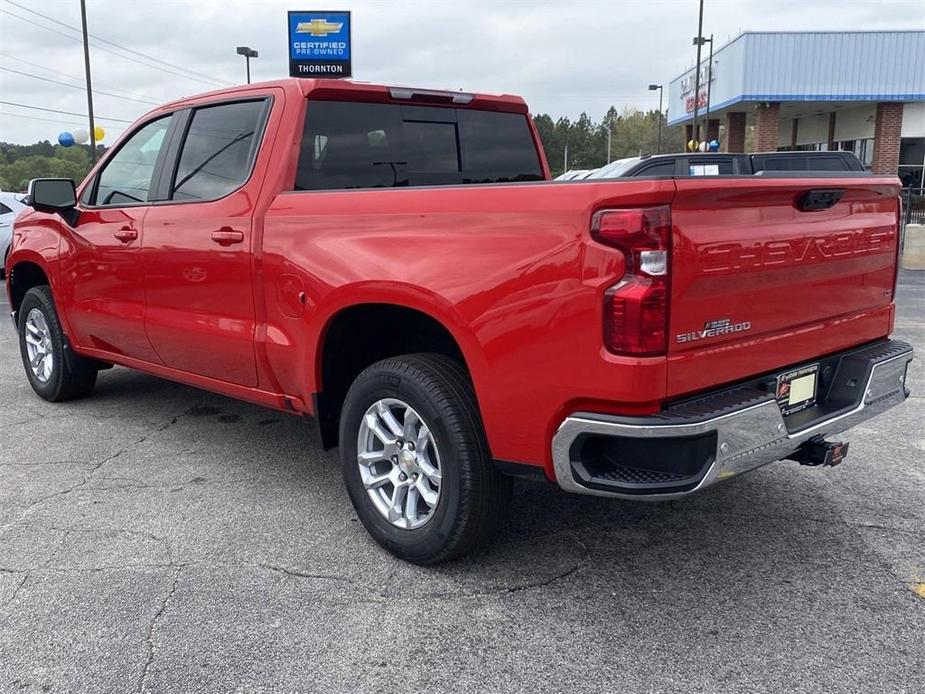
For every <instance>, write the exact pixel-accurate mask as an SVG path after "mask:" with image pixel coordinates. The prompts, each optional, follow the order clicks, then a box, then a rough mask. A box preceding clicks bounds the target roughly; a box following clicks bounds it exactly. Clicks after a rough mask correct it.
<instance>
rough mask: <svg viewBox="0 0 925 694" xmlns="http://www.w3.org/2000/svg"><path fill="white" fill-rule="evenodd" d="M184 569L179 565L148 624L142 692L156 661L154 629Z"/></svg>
mask: <svg viewBox="0 0 925 694" xmlns="http://www.w3.org/2000/svg"><path fill="white" fill-rule="evenodd" d="M181 571H183V567H182V566H178V567H177V570H176V572H175V573H174V576H173V583H172V584H171V586H170V590H169V591H168V593H167V595H166V596H165V597H164V599H163V601H162V602H161V605H160V607H159V608H158V610H157V612H155V613H154V617H153V618H152V619H151V623H150V624H149V625H148V633H147V636H146V638H145V644H146V645H147V649H148V655H147V658H146V659H145V664H144V668H143V669H142V671H141V676H140V677H139V678H138V691H139V692H141V691H143V690H144V686H145V680H147V679H148V671H149V670H150V669H151V664H152V663H153V662H154V656H155V652H154V630H155V629H156V628H157V623H158V622H159V621H160V619H161V616H163V614H164V612H165V610H166V609H167V605H168V604H169V603H170V599H171V598H172V597H173V594H174V593H175V592H176V591H177V584H179V582H180V572H181Z"/></svg>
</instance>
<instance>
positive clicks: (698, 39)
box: [693, 0, 706, 142]
mask: <svg viewBox="0 0 925 694" xmlns="http://www.w3.org/2000/svg"><path fill="white" fill-rule="evenodd" d="M704 43H706V41H704V38H703V0H700V18H699V19H698V20H697V36H695V37H694V45H695V46H697V67H696V68H695V69H694V138H693V139H694V140H696V141H697V142H700V134H699V133H698V128H697V111H698V108H697V106H698V103H697V102H698V101H700V48H701V47H702V46H703V44H704Z"/></svg>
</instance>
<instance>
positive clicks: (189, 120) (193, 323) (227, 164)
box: [142, 90, 273, 387]
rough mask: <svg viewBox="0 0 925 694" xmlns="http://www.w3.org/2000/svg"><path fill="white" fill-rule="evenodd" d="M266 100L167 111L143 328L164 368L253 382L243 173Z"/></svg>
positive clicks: (249, 167) (249, 185)
mask: <svg viewBox="0 0 925 694" xmlns="http://www.w3.org/2000/svg"><path fill="white" fill-rule="evenodd" d="M266 91H267V93H266V94H261V93H260V92H249V93H248V96H247V97H246V98H241V99H236V100H230V101H229V100H228V99H227V98H226V99H224V100H221V101H218V102H206V103H203V104H201V105H197V106H195V107H193V108H189V109H185V110H184V111H181V112H180V113H178V114H177V116H178V117H179V118H182V121H181V123H180V125H179V126H178V129H177V136H176V137H175V138H174V139H173V140H172V142H171V144H170V148H171V152H170V154H169V160H168V167H167V168H166V169H165V174H164V176H163V177H162V179H161V182H160V184H159V194H158V198H159V201H158V203H157V204H155V205H154V206H153V207H152V208H151V209H150V211H149V214H148V216H147V218H146V219H145V238H144V244H143V248H142V255H143V260H144V268H145V293H146V299H147V305H146V310H145V329H146V331H147V334H148V338H149V339H150V341H151V344H152V345H153V347H154V349H155V350H156V351H157V353H158V355H160V357H161V359H162V361H163V362H164V364H165V365H167V366H170V367H173V368H175V369H178V370H180V371H184V372H187V373H192V374H197V375H200V376H207V377H210V378H215V379H219V380H222V381H226V382H229V383H234V384H238V385H244V386H250V387H253V386H256V385H257V381H258V376H257V364H256V355H255V345H254V340H255V325H256V314H255V305H254V288H253V276H252V249H253V245H254V234H253V217H254V206H255V201H256V200H257V197H258V193H259V190H260V184H261V181H260V180H258V178H259V177H257V176H252V172H253V171H254V169H255V160H256V158H257V154H258V152H259V151H260V145H261V141H262V139H263V135H264V132H265V129H266V125H267V118H268V115H269V113H270V109H271V107H272V102H273V93H272V90H266Z"/></svg>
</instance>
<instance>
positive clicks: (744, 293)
mask: <svg viewBox="0 0 925 694" xmlns="http://www.w3.org/2000/svg"><path fill="white" fill-rule="evenodd" d="M810 191H812V192H813V194H812V195H811V196H810V197H809V198H806V197H804V196H806V195H807V193H809V192H810ZM829 191H840V192H841V198H840V199H839V200H838V202H836V203H835V204H834V205H833V206H831V207H829V208H827V209H816V210H808V209H805V208H808V207H812V206H813V205H812V203H813V202H815V201H817V200H823V201H824V200H825V197H826V194H827V193H828V192H829ZM836 195H837V193H836ZM898 195H899V185H898V181H897V180H896V179H890V178H869V177H858V178H831V179H828V178H826V179H823V178H783V179H762V178H761V177H749V178H747V179H744V178H743V179H722V180H717V179H713V180H706V179H682V180H678V181H677V194H676V196H675V199H674V201H673V202H672V205H671V215H672V227H673V243H672V260H671V304H670V318H669V326H670V329H669V347H668V354H669V364H668V372H667V380H668V382H667V392H668V395H669V396H674V395H681V394H685V393H690V392H694V391H697V390H701V389H704V388H707V387H715V386H716V384H719V383H728V382H732V381H735V380H738V379H742V378H745V377H748V376H752V375H755V374H759V373H763V372H766V371H772V370H774V369H778V368H781V367H784V366H787V365H790V364H795V363H798V362H801V361H805V360H809V359H812V358H815V357H817V356H821V355H824V354H827V353H831V352H835V351H838V350H841V349H846V348H849V347H852V346H854V345H858V344H861V343H864V342H867V341H869V340H873V339H877V338H879V337H882V336H885V335H887V334H888V333H889V331H890V328H891V323H892V315H893V304H892V301H893V286H894V279H895V272H896V260H897V243H898V228H897V227H898V206H899V202H898ZM823 204H825V203H824V202H823Z"/></svg>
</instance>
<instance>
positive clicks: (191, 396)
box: [32, 369, 901, 604]
mask: <svg viewBox="0 0 925 694" xmlns="http://www.w3.org/2000/svg"><path fill="white" fill-rule="evenodd" d="M37 407H38V408H39V409H40V410H41V411H43V412H46V413H47V415H46V416H51V417H55V418H60V420H61V421H62V422H64V421H68V422H69V423H68V428H73V427H75V426H76V427H78V428H82V429H84V430H85V433H87V434H89V435H90V436H91V437H92V436H94V435H97V436H101V437H105V436H106V432H116V431H123V430H124V429H126V428H138V432H137V434H135V433H133V434H132V435H130V436H127V437H123V438H124V440H125V444H124V445H122V444H119V446H118V447H117V448H115V449H114V450H113V451H111V452H109V451H103V454H102V464H101V462H100V459H99V458H90V461H91V462H92V464H93V465H94V466H95V467H93V468H91V470H90V471H89V473H88V474H87V481H86V482H82V483H80V484H79V485H78V486H77V487H76V488H75V489H74V491H73V492H71V493H69V494H67V495H66V496H61V497H60V498H58V499H53V500H51V501H53V502H55V503H53V504H50V503H49V502H45V503H46V506H48V508H45V509H38V510H37V511H35V512H33V513H32V515H38V516H41V515H42V514H44V513H46V512H52V517H56V516H58V515H59V516H61V520H62V522H63V523H64V524H66V525H67V526H68V527H70V528H71V529H72V530H78V531H79V530H80V528H81V527H86V528H89V529H90V530H88V533H89V535H90V536H92V534H93V532H95V531H97V530H101V531H105V530H107V529H108V530H109V531H110V532H116V531H118V530H119V528H120V527H121V528H123V529H125V528H128V529H132V531H133V532H139V530H140V531H142V532H147V533H148V534H150V535H153V536H156V537H159V538H161V539H162V540H163V545H164V546H165V547H167V548H168V549H169V551H168V552H167V555H168V556H169V563H174V564H177V565H192V566H200V565H201V566H202V567H203V568H205V567H206V566H209V565H214V566H215V567H222V566H226V565H227V566H234V565H238V564H244V565H248V566H252V567H263V568H265V569H267V570H268V571H271V572H275V573H282V574H283V575H286V576H289V577H290V578H295V579H298V578H299V577H300V576H301V577H305V578H310V577H313V576H315V577H317V576H325V577H330V578H332V579H337V580H340V581H341V583H342V584H343V585H342V588H343V589H345V590H348V589H349V586H350V585H352V584H354V583H355V582H356V581H357V580H358V576H361V575H363V576H365V577H367V578H369V577H375V576H377V575H378V576H379V578H380V579H381V580H382V583H381V585H380V586H379V588H378V589H377V594H378V595H382V596H390V595H392V594H393V592H395V593H396V594H397V592H399V591H403V590H407V586H408V584H409V583H418V582H427V583H428V585H429V590H430V592H431V594H432V595H441V594H445V595H452V594H457V595H467V594H468V595H474V594H483V595H484V594H491V593H498V594H501V593H513V592H521V591H527V590H531V589H536V588H540V587H542V588H544V589H545V591H546V592H548V591H551V590H561V591H565V592H568V593H570V594H573V595H580V594H583V593H585V592H586V591H601V590H604V591H609V592H612V593H615V594H626V593H631V594H634V595H643V596H644V595H661V596H662V599H665V596H682V595H683V596H684V598H683V601H687V600H691V599H699V600H711V601H715V600H721V599H725V598H726V597H728V595H729V594H730V591H733V592H735V591H743V590H747V591H751V592H752V593H753V594H752V596H751V597H752V598H756V597H758V596H760V595H761V594H763V593H765V592H766V591H768V590H771V591H778V590H790V589H792V588H793V587H794V586H795V585H797V584H801V583H804V584H805V583H806V582H807V581H810V582H818V583H819V584H822V585H824V584H825V583H826V582H827V581H828V580H829V577H831V575H832V573H833V572H837V573H838V574H839V575H840V576H841V577H842V578H843V579H844V578H845V577H848V576H850V575H851V574H853V573H856V569H857V566H858V563H859V558H860V557H863V556H864V555H869V554H870V549H869V548H868V547H867V545H866V544H865V541H864V539H863V537H862V536H861V534H862V533H869V532H877V528H876V527H875V526H871V525H858V524H855V523H852V522H850V521H848V520H846V519H845V518H843V517H842V514H841V512H840V510H839V507H838V505H837V504H836V503H834V501H833V500H832V499H830V498H828V495H827V493H826V492H825V489H824V485H825V479H826V476H827V475H829V474H838V471H837V470H836V471H830V472H826V471H821V470H807V469H803V468H799V467H797V466H796V464H794V463H787V462H782V463H777V464H774V465H771V466H769V467H768V468H765V469H762V470H759V471H756V472H754V473H752V474H750V475H748V476H745V477H743V478H741V479H738V480H731V481H729V482H727V483H725V484H724V485H721V486H719V487H717V488H715V489H713V490H709V491H707V492H706V493H704V494H702V495H700V496H694V497H691V498H689V499H684V500H680V501H674V502H662V503H656V504H651V503H645V502H631V501H617V500H606V499H598V498H593V497H581V496H574V495H569V494H566V493H564V492H561V491H560V490H559V489H558V488H557V487H555V486H554V485H549V484H543V483H534V482H522V481H517V483H516V485H515V493H514V498H513V502H512V507H511V509H510V513H509V515H508V519H507V522H506V524H505V525H504V526H503V527H502V528H500V529H499V532H498V536H497V538H496V540H495V542H494V543H493V544H492V545H491V546H489V547H488V548H486V549H483V550H480V551H478V552H476V553H475V554H474V555H473V556H471V557H468V558H465V559H462V560H460V561H457V562H454V563H451V564H448V565H444V566H438V567H430V568H421V567H415V566H412V565H409V564H406V563H404V562H400V561H398V560H396V559H394V558H393V557H391V555H389V554H387V553H386V552H385V551H383V550H381V549H380V548H379V547H378V546H376V545H375V543H373V542H372V541H371V540H370V539H369V537H368V536H367V535H366V533H365V531H364V530H363V528H362V526H361V525H360V523H359V522H358V521H357V519H356V516H355V514H354V512H353V509H352V507H351V506H350V503H349V500H348V498H347V494H346V491H345V489H344V487H343V483H342V480H341V477H340V464H339V459H338V455H337V452H336V451H332V452H327V453H325V452H322V451H321V449H320V446H319V445H318V442H317V439H316V436H315V432H314V423H313V421H312V420H311V419H309V418H297V417H293V416H290V415H286V414H283V413H277V412H273V411H270V410H266V409H264V408H260V407H257V406H251V405H248V404H246V403H241V402H238V401H235V400H231V399H227V398H223V397H222V396H219V395H214V394H210V393H206V392H203V391H199V390H195V389H192V388H187V387H185V386H181V385H177V384H174V383H170V382H168V381H164V380H161V379H157V378H154V377H149V376H146V375H144V374H140V373H137V372H133V371H129V370H124V369H114V370H112V371H108V372H104V373H102V374H101V378H100V382H99V385H98V388H97V391H96V392H95V393H94V394H93V395H92V396H91V397H90V398H88V399H86V400H84V401H80V402H75V403H69V404H65V405H63V406H54V405H47V404H46V403H41V404H40V405H37ZM94 430H96V432H94ZM83 440H84V439H82V438H80V437H77V438H74V439H72V440H71V442H70V443H71V444H72V453H73V455H72V456H69V457H72V458H74V459H77V460H83V459H88V458H87V456H85V455H84V454H83V453H82V452H81V451H80V450H79V448H80V446H81V444H82V442H83ZM88 503H89V505H90V506H91V507H96V508H94V514H92V515H91V514H88V513H87V512H86V506H87V504H88ZM69 504H73V505H75V508H74V509H72V511H71V512H68V511H67V510H66V507H67V506H68V505H69ZM62 506H63V507H65V508H64V509H61V508H60V507H62ZM100 507H102V508H100ZM55 509H59V510H58V511H57V512H55V511H54V510H55ZM101 510H102V511H105V514H104V515H106V516H107V517H108V518H109V519H110V520H111V521H112V523H111V524H110V525H109V527H108V528H107V527H106V525H105V524H104V525H103V527H102V529H101V526H100V523H99V511H101ZM881 532H886V533H888V532H901V529H900V530H895V531H894V530H891V528H884V529H882V531H881ZM104 544H105V543H104ZM124 549H125V551H126V552H128V553H129V554H133V559H134V560H136V561H139V562H144V561H147V560H145V559H144V551H142V552H141V556H139V555H138V554H137V553H134V552H133V550H132V548H131V543H129V544H127V545H126V546H125V548H124ZM161 549H163V547H162V548H161ZM65 554H66V553H65ZM93 555H94V549H93V547H92V546H90V547H89V548H88V552H87V553H86V554H85V555H84V556H83V557H81V560H80V561H81V564H82V565H92V563H93ZM107 556H108V555H107ZM62 558H63V557H62V555H61V554H60V553H59V556H58V560H60V559H62ZM101 558H102V557H101ZM163 560H164V557H163V556H160V558H159V559H158V558H151V561H152V562H153V563H162V562H163ZM399 584H400V585H401V588H399V587H398V585H399ZM393 586H394V587H393ZM348 592H349V591H348ZM675 600H678V603H679V604H680V603H681V602H683V601H682V600H681V599H680V598H678V597H675V598H673V599H671V600H669V601H670V602H673V601H675Z"/></svg>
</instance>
